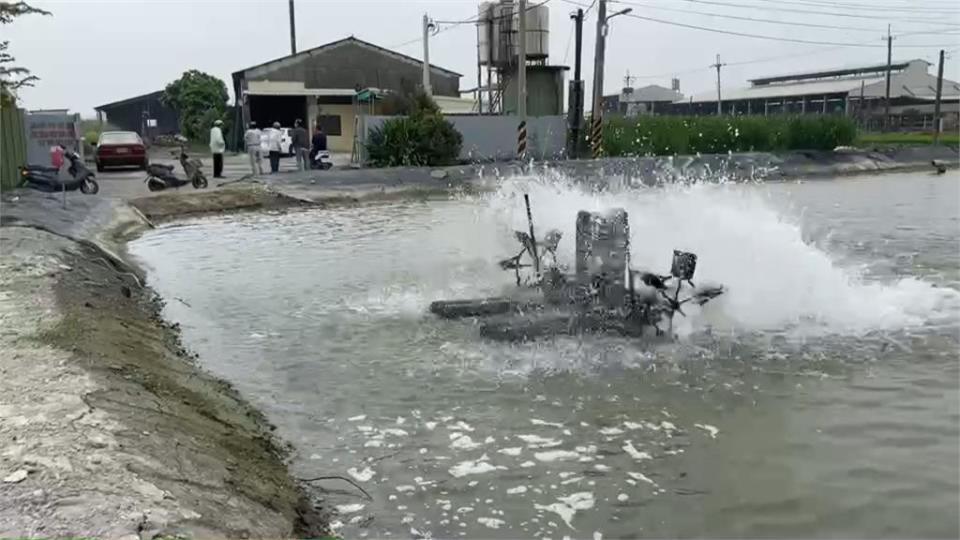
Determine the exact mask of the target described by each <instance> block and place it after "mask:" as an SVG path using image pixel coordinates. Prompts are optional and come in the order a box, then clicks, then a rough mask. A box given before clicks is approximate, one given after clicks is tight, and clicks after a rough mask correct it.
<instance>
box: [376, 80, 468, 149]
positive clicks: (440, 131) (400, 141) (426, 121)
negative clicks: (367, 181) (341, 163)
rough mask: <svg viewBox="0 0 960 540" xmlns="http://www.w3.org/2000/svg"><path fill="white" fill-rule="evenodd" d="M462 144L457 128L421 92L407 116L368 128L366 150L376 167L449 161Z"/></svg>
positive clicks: (413, 100)
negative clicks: (368, 136)
mask: <svg viewBox="0 0 960 540" xmlns="http://www.w3.org/2000/svg"><path fill="white" fill-rule="evenodd" d="M462 145H463V136H462V135H460V132H459V131H457V130H456V128H454V127H453V124H451V123H450V122H448V121H447V120H446V119H444V117H443V115H442V114H441V113H440V108H439V107H437V105H436V103H434V102H433V100H432V99H430V97H429V96H427V95H425V94H423V93H420V94H417V95H416V96H414V98H413V99H412V100H411V103H410V115H409V116H406V117H398V118H391V119H389V120H387V121H386V122H384V123H383V125H381V126H379V127H376V128H374V129H373V130H371V132H370V139H369V142H368V143H367V152H368V155H369V161H370V163H371V164H372V165H374V166H377V167H397V166H423V165H426V166H438V165H452V164H454V163H456V162H457V159H458V157H459V156H460V148H461V146H462Z"/></svg>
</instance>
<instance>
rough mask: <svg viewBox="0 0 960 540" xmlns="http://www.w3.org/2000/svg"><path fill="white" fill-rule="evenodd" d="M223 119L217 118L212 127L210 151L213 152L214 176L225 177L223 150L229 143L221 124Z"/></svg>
mask: <svg viewBox="0 0 960 540" xmlns="http://www.w3.org/2000/svg"><path fill="white" fill-rule="evenodd" d="M222 125H223V120H215V121H214V122H213V127H212V128H210V152H211V153H212V154H213V177H214V178H223V151H224V150H226V149H227V143H226V141H224V140H223V130H222V129H221V128H220V126H222Z"/></svg>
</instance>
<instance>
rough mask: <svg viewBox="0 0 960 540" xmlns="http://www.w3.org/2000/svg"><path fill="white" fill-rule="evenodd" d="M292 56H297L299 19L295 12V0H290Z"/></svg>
mask: <svg viewBox="0 0 960 540" xmlns="http://www.w3.org/2000/svg"><path fill="white" fill-rule="evenodd" d="M290 54H297V18H296V15H295V14H294V11H293V0H290Z"/></svg>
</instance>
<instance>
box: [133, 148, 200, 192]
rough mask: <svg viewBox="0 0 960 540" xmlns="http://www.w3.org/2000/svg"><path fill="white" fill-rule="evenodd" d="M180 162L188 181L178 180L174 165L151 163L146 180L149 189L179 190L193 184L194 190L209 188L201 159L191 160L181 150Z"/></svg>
mask: <svg viewBox="0 0 960 540" xmlns="http://www.w3.org/2000/svg"><path fill="white" fill-rule="evenodd" d="M178 160H179V161H180V166H181V167H183V172H184V173H185V174H186V175H187V178H186V179H183V178H178V177H177V175H176V174H174V172H173V165H164V164H162V163H151V164H149V165H147V178H146V179H145V180H144V182H146V184H147V189H149V190H150V191H163V190H164V189H167V188H179V187H181V186H185V185H187V184H191V185H192V186H193V187H194V189H202V188H205V187H207V177H206V176H204V174H203V171H201V170H200V169H201V168H202V166H203V165H202V164H201V162H200V160H199V159H196V158H191V157H190V156H188V155H187V153H186V152H185V151H184V150H183V148H181V149H180V155H179V158H178Z"/></svg>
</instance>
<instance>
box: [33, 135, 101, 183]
mask: <svg viewBox="0 0 960 540" xmlns="http://www.w3.org/2000/svg"><path fill="white" fill-rule="evenodd" d="M61 148H63V146H61ZM64 156H65V157H66V158H67V159H68V160H70V167H69V168H68V169H67V172H69V173H70V179H69V180H60V171H59V169H57V168H56V167H48V166H46V165H29V164H28V165H26V166H25V167H21V168H20V185H21V186H23V187H28V188H31V189H36V190H37V191H44V192H47V193H55V192H58V191H75V190H77V189H79V190H80V192H81V193H84V194H86V195H94V194H96V193H97V192H99V191H100V184H98V183H97V181H96V179H95V178H94V177H95V175H94V174H93V172H92V171H90V169H88V168H87V166H86V165H84V164H83V159H82V158H81V157H80V155H79V154H77V153H76V152H74V151H72V150H67V149H66V148H64Z"/></svg>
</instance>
